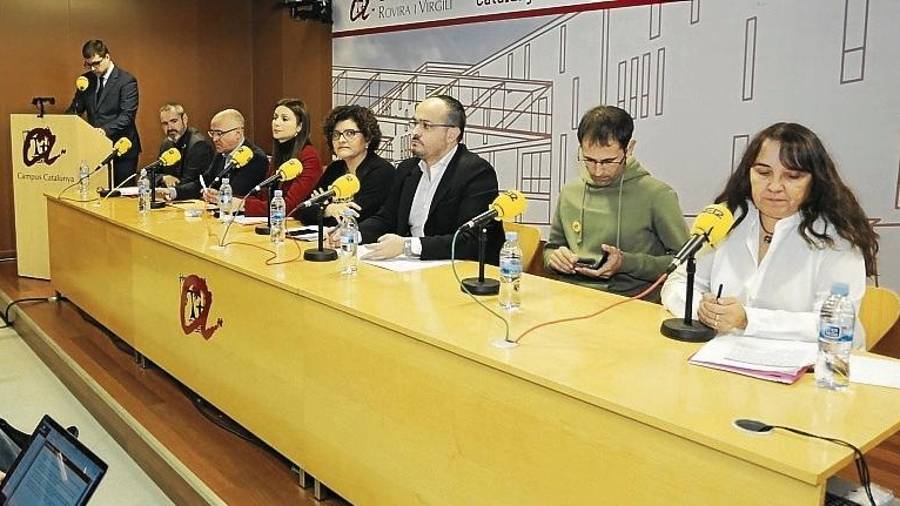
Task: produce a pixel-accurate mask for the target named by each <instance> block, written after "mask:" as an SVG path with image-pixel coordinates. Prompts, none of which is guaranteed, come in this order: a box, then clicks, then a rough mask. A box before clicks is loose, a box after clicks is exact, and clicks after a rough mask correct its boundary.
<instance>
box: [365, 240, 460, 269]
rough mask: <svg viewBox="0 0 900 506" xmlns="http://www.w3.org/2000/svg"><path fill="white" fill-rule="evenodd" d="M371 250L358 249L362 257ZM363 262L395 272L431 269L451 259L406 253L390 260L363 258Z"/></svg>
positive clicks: (447, 262)
mask: <svg viewBox="0 0 900 506" xmlns="http://www.w3.org/2000/svg"><path fill="white" fill-rule="evenodd" d="M369 251H371V250H370V249H369V248H367V247H366V246H364V245H363V246H360V247H359V248H358V249H357V254H358V255H359V257H360V259H362V257H363V256H365V255H366V253H369ZM362 261H363V262H365V263H367V264H369V265H374V266H376V267H381V268H382V269H388V270H391V271H395V272H411V271H418V270H422V269H429V268H431V267H440V266H442V265H449V264H450V260H419V259H418V258H410V257H407V256H404V255H400V256H398V257H395V258H390V259H388V260H362Z"/></svg>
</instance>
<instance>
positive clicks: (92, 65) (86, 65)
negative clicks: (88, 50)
mask: <svg viewBox="0 0 900 506" xmlns="http://www.w3.org/2000/svg"><path fill="white" fill-rule="evenodd" d="M104 60H106V57H105V56H104V57H103V58H100V59H99V60H96V61H87V60H84V68H86V69H92V68H96V67H99V66H100V64H101V63H103V62H104Z"/></svg>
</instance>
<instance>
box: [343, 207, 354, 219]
mask: <svg viewBox="0 0 900 506" xmlns="http://www.w3.org/2000/svg"><path fill="white" fill-rule="evenodd" d="M341 216H344V217H347V216H353V209H349V208H348V209H344V210H343V211H341Z"/></svg>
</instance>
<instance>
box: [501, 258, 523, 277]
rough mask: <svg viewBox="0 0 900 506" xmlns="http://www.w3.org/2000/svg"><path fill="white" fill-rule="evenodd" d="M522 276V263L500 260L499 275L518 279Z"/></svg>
mask: <svg viewBox="0 0 900 506" xmlns="http://www.w3.org/2000/svg"><path fill="white" fill-rule="evenodd" d="M521 274H522V262H521V261H519V260H518V259H515V260H513V259H507V258H501V259H500V275H501V276H504V277H508V278H515V277H519V275H521Z"/></svg>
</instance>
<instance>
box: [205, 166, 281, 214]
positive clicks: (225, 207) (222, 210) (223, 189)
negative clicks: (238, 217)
mask: <svg viewBox="0 0 900 506" xmlns="http://www.w3.org/2000/svg"><path fill="white" fill-rule="evenodd" d="M282 212H283V210H282ZM233 217H234V190H232V189H231V183H229V182H228V178H227V177H223V178H222V186H220V187H219V219H220V220H222V221H224V222H226V223H227V222H229V221H231V219H232V218H233Z"/></svg>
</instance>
